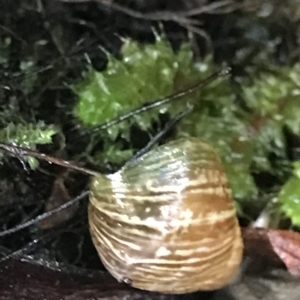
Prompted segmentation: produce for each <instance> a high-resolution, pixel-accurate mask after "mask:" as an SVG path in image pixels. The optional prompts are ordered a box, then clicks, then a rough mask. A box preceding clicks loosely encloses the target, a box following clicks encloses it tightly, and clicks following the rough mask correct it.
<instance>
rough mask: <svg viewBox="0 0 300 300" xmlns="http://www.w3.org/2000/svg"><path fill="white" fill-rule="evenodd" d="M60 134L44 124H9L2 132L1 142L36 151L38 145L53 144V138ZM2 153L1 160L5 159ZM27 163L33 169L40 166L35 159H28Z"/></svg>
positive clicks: (0, 154) (0, 132)
mask: <svg viewBox="0 0 300 300" xmlns="http://www.w3.org/2000/svg"><path fill="white" fill-rule="evenodd" d="M57 132H58V130H57V128H55V127H54V126H52V125H45V124H44V123H43V122H38V123H37V124H14V123H9V124H8V125H7V126H6V127H5V128H3V129H1V130H0V141H1V142H3V143H9V144H15V145H18V146H21V147H26V148H30V149H36V145H38V144H49V143H51V139H52V136H53V135H54V134H56V133H57ZM3 155H4V154H3V153H2V152H0V160H1V159H3ZM27 161H28V163H29V165H30V167H31V168H32V169H35V168H36V167H37V166H38V161H37V160H36V159H35V158H32V157H28V158H27Z"/></svg>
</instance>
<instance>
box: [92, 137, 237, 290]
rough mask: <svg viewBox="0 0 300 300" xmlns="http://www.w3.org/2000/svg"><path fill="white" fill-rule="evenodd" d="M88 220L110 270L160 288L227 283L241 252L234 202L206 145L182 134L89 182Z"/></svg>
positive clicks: (136, 283)
mask: <svg viewBox="0 0 300 300" xmlns="http://www.w3.org/2000/svg"><path fill="white" fill-rule="evenodd" d="M89 224H90V231H91V234H92V239H93V242H94V244H95V246H96V249H97V251H98V253H99V256H100V257H101V259H102V262H103V264H104V265H105V266H106V268H107V269H108V270H109V272H110V273H111V274H112V275H113V276H114V277H115V278H116V279H118V280H119V281H123V280H124V279H130V281H131V282H132V286H134V287H137V288H140V289H146V290H150V291H157V292H164V293H176V294H180V293H187V292H193V291H197V290H212V289H217V288H220V287H223V286H224V285H226V284H228V283H230V281H231V280H232V279H233V277H234V276H235V274H236V273H237V271H238V268H239V265H240V262H241V258H242V250H243V246H242V240H241V234H240V229H239V226H238V222H237V218H236V211H235V206H234V202H233V201H232V198H231V191H230V189H229V186H228V182H227V178H226V175H225V173H224V171H223V167H222V164H221V162H220V160H219V158H218V156H217V155H216V153H215V151H214V150H213V148H212V147H211V146H209V145H208V144H206V143H204V142H202V141H201V140H199V139H196V138H184V139H179V140H176V141H173V142H170V143H168V144H166V145H163V146H159V147H157V148H156V149H154V150H151V151H150V152H148V153H147V154H145V155H143V156H142V157H141V158H139V159H137V160H135V161H133V162H130V163H129V164H127V165H125V166H124V167H123V168H122V169H121V170H120V171H119V172H117V173H114V174H112V175H107V176H104V175H100V176H98V177H96V178H94V180H93V182H92V184H91V196H90V204H89Z"/></svg>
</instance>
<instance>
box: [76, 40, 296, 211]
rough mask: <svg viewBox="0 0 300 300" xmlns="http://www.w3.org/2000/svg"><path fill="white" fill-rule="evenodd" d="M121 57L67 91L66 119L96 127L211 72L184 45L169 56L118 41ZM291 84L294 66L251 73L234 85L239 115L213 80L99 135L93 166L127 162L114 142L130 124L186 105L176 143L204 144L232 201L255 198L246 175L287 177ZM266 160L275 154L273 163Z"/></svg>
mask: <svg viewBox="0 0 300 300" xmlns="http://www.w3.org/2000/svg"><path fill="white" fill-rule="evenodd" d="M121 55H122V58H121V59H116V58H114V57H112V56H111V55H108V59H109V63H108V66H107V69H106V70H104V71H103V72H96V71H95V70H92V69H91V70H90V71H89V72H88V73H87V74H86V77H85V79H84V80H83V81H82V82H81V83H79V84H78V85H77V86H76V87H74V90H75V91H76V93H77V95H78V97H79V101H78V104H77V106H76V107H75V111H74V112H75V114H76V116H77V117H78V118H79V120H80V121H81V122H82V123H83V124H85V125H86V126H93V125H99V124H103V123H104V122H106V121H109V120H111V119H112V118H115V117H117V116H119V115H122V114H124V113H125V112H127V111H130V110H132V109H134V108H136V107H138V106H140V105H142V104H143V103H145V102H148V101H150V100H153V99H157V98H161V97H164V96H166V95H169V94H171V93H174V92H176V91H178V90H181V89H183V88H186V87H188V86H191V85H192V84H193V83H195V82H198V81H199V80H202V79H204V78H206V77H208V76H209V75H211V74H212V73H213V72H214V68H215V66H214V63H213V60H212V58H211V57H207V58H206V59H204V60H203V61H201V62H195V61H193V53H192V49H191V47H190V45H189V44H187V43H186V44H183V45H182V46H181V47H180V49H179V50H178V51H174V50H173V49H172V48H171V46H170V44H169V43H168V41H167V40H166V39H165V38H163V37H162V38H161V37H157V40H156V42H155V43H154V44H151V45H139V44H138V43H136V42H134V41H131V40H125V41H124V45H123V47H122V50H121ZM252 74H254V73H252ZM299 78H300V64H296V65H295V66H293V67H277V69H276V68H273V71H272V73H271V72H269V73H266V72H262V71H260V72H257V74H255V77H253V79H252V80H251V79H250V80H248V82H246V81H245V80H244V81H245V82H244V83H243V84H242V92H241V94H240V99H242V100H243V102H244V104H245V106H246V107H247V110H245V109H243V108H242V107H241V106H240V105H239V102H238V101H237V98H236V91H235V90H234V89H233V87H232V86H231V84H230V82H229V80H224V78H219V79H217V80H215V81H214V82H213V83H211V84H210V85H208V86H206V87H205V88H203V89H202V90H199V91H198V92H196V93H193V94H191V95H188V96H186V97H184V98H183V99H182V100H180V101H175V102H173V103H170V104H169V105H167V106H163V107H161V108H159V109H158V110H153V111H150V112H147V113H144V114H142V115H139V116H135V117H134V118H133V119H131V120H130V121H129V124H128V122H127V123H122V124H120V125H117V126H113V127H111V128H109V129H108V130H107V131H106V132H102V133H101V137H102V139H103V140H104V141H105V143H104V147H103V148H104V151H103V152H102V153H101V154H98V156H97V159H101V161H111V162H118V163H120V162H122V161H124V160H125V159H126V158H127V157H128V156H130V155H132V149H131V148H130V147H129V148H126V149H125V150H123V148H122V147H123V146H124V145H123V144H122V143H119V139H117V137H121V138H122V139H124V140H126V141H127V142H128V143H130V136H129V130H128V128H130V126H131V125H132V124H138V126H139V127H140V128H141V129H142V130H145V131H148V130H150V129H151V126H152V124H153V121H157V120H158V116H159V114H160V113H165V112H166V111H167V112H168V114H169V115H170V117H173V116H175V115H176V114H177V113H178V112H179V111H182V110H183V109H184V108H185V107H186V104H187V103H190V104H192V105H193V106H194V109H193V111H192V112H191V113H190V114H189V115H188V116H187V117H186V118H184V119H183V120H181V122H180V124H179V125H178V127H177V129H178V130H177V134H176V135H177V137H181V136H196V137H199V138H201V139H203V140H204V141H206V142H208V143H210V144H212V145H213V146H214V148H215V149H216V150H217V152H218V154H219V155H220V157H221V159H222V161H223V163H224V166H225V170H226V173H227V175H228V178H229V181H230V185H231V187H232V190H233V196H234V198H235V199H238V200H245V199H248V200H249V199H258V194H259V192H260V194H261V192H262V193H264V191H259V190H258V188H257V186H256V184H255V182H254V179H253V176H252V173H253V172H254V173H259V172H261V171H264V172H268V173H271V174H273V175H275V176H277V177H278V178H279V181H282V180H283V178H284V176H286V174H288V170H289V161H288V159H287V157H286V155H285V140H284V135H283V128H284V127H285V126H286V127H288V128H289V129H290V130H291V131H292V132H293V133H295V134H299V133H300V132H299V130H300V126H299V125H300V124H299V122H300V118H299V117H298V116H299V115H300V105H299V104H298V101H299V94H300V92H299V86H300V84H299ZM270 154H273V155H275V157H276V162H275V163H274V161H271V160H270ZM274 165H276V166H277V167H278V169H276V168H275V167H274ZM262 198H263V199H265V200H258V201H260V202H262V201H267V199H268V197H267V196H264V197H260V198H259V199H262ZM263 205H265V204H263V203H260V206H263ZM241 211H242V209H241Z"/></svg>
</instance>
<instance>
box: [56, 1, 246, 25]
mask: <svg viewBox="0 0 300 300" xmlns="http://www.w3.org/2000/svg"><path fill="white" fill-rule="evenodd" d="M59 1H61V2H66V3H84V2H98V3H101V4H103V5H106V6H109V7H110V8H112V9H114V10H115V11H119V12H122V13H124V14H126V15H128V16H130V17H132V18H135V19H143V20H148V21H174V22H182V23H185V24H193V25H197V24H199V21H197V20H193V19H189V18H187V17H190V16H195V15H197V16H198V15H201V14H204V13H206V14H214V13H219V14H222V13H223V14H224V13H228V12H232V11H235V10H237V9H239V8H242V7H244V6H245V5H244V4H240V3H239V4H237V3H235V2H234V1H232V0H224V1H219V2H214V3H211V4H208V5H202V6H200V7H196V8H193V9H190V10H187V11H179V12H171V11H155V12H153V13H141V12H139V11H136V10H133V9H130V8H128V7H125V6H123V5H120V4H118V3H113V2H111V1H109V2H108V1H105V0H59ZM222 9H223V10H222ZM215 11H216V12H215Z"/></svg>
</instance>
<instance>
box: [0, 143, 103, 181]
mask: <svg viewBox="0 0 300 300" xmlns="http://www.w3.org/2000/svg"><path fill="white" fill-rule="evenodd" d="M0 149H3V150H5V151H7V152H9V153H10V154H12V155H14V156H16V157H20V156H22V155H23V156H31V157H34V158H37V159H40V160H45V161H47V162H49V163H53V164H55V165H59V166H62V167H66V168H68V169H72V170H75V171H78V172H81V173H84V174H88V175H93V176H97V175H99V173H98V172H96V171H92V170H89V169H86V168H83V167H79V166H76V165H74V164H72V162H70V161H67V160H63V159H59V158H56V157H54V156H50V155H47V154H44V153H39V152H37V151H34V150H31V149H29V148H23V147H19V146H15V145H12V144H5V143H1V142H0Z"/></svg>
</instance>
